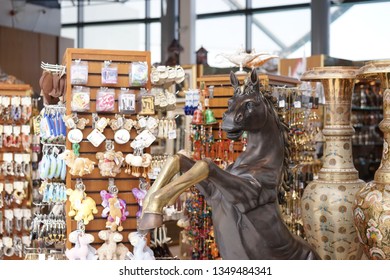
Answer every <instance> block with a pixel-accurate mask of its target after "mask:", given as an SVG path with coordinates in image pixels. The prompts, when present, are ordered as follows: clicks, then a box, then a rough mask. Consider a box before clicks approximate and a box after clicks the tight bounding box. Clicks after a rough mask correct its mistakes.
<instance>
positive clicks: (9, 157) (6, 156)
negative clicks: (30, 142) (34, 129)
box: [3, 153, 14, 162]
mask: <svg viewBox="0 0 390 280" xmlns="http://www.w3.org/2000/svg"><path fill="white" fill-rule="evenodd" d="M13 159H14V157H13V154H12V153H4V154H3V161H5V162H11V161H12V160H13Z"/></svg>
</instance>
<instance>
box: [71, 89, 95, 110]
mask: <svg viewBox="0 0 390 280" xmlns="http://www.w3.org/2000/svg"><path fill="white" fill-rule="evenodd" d="M71 108H72V111H75V112H86V111H89V109H90V88H89V87H82V86H75V87H73V89H72V101H71Z"/></svg>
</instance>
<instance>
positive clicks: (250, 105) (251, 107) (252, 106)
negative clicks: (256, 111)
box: [246, 101, 255, 111]
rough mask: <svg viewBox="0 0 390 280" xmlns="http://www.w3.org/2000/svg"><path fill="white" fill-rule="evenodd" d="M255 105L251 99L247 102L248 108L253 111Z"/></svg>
mask: <svg viewBox="0 0 390 280" xmlns="http://www.w3.org/2000/svg"><path fill="white" fill-rule="evenodd" d="M254 107H255V104H254V103H253V102H251V101H249V102H247V103H246V109H247V110H249V111H251V110H253V108H254Z"/></svg>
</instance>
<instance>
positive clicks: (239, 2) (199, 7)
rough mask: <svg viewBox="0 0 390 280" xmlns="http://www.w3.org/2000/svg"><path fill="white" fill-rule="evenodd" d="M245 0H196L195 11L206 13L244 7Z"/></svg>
mask: <svg viewBox="0 0 390 280" xmlns="http://www.w3.org/2000/svg"><path fill="white" fill-rule="evenodd" d="M245 2H246V1H245V0H236V1H224V0H212V1H210V0H196V3H195V4H196V13H197V14H208V13H218V12H226V11H232V10H241V9H245Z"/></svg>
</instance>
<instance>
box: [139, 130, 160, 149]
mask: <svg viewBox="0 0 390 280" xmlns="http://www.w3.org/2000/svg"><path fill="white" fill-rule="evenodd" d="M135 139H136V140H137V141H141V142H142V143H143V146H144V147H145V148H148V147H149V146H150V145H151V144H152V143H153V142H154V141H155V140H156V136H154V135H153V134H152V133H151V132H150V131H149V130H144V131H142V132H141V133H140V134H139V135H138V136H137V137H136V138H135Z"/></svg>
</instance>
